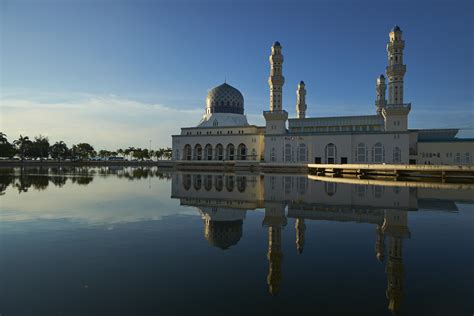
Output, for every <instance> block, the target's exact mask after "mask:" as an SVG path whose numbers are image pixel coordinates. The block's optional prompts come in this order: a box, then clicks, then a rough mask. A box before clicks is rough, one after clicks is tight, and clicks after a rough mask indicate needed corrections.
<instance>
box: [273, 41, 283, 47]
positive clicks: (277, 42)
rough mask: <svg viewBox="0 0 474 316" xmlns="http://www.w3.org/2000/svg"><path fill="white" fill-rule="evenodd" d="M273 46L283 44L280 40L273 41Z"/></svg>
mask: <svg viewBox="0 0 474 316" xmlns="http://www.w3.org/2000/svg"><path fill="white" fill-rule="evenodd" d="M273 46H281V45H280V42H279V41H276V42H275V43H273Z"/></svg>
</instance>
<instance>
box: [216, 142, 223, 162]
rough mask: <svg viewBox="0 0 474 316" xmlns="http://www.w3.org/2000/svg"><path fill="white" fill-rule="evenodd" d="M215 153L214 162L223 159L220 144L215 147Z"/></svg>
mask: <svg viewBox="0 0 474 316" xmlns="http://www.w3.org/2000/svg"><path fill="white" fill-rule="evenodd" d="M215 152H216V160H223V159H224V147H222V144H217V145H216V148H215Z"/></svg>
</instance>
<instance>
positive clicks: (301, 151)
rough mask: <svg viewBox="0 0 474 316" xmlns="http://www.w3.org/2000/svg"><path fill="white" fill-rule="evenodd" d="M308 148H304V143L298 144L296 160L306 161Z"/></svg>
mask: <svg viewBox="0 0 474 316" xmlns="http://www.w3.org/2000/svg"><path fill="white" fill-rule="evenodd" d="M307 153H308V150H307V148H306V144H300V145H299V146H298V161H302V162H304V161H308V155H307Z"/></svg>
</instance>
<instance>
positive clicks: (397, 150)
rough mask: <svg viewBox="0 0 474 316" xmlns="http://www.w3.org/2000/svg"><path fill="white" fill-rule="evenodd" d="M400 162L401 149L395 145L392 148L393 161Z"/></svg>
mask: <svg viewBox="0 0 474 316" xmlns="http://www.w3.org/2000/svg"><path fill="white" fill-rule="evenodd" d="M401 162H402V150H401V149H400V147H395V148H394V149H393V163H401Z"/></svg>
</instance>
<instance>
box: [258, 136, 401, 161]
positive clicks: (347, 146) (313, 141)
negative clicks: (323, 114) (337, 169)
mask: <svg viewBox="0 0 474 316" xmlns="http://www.w3.org/2000/svg"><path fill="white" fill-rule="evenodd" d="M265 145H266V146H265V161H267V162H275V163H405V164H406V163H408V161H409V134H408V133H406V132H402V133H371V134H327V135H324V134H318V135H304V136H302V135H291V134H288V135H284V136H267V137H266V138H265Z"/></svg>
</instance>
